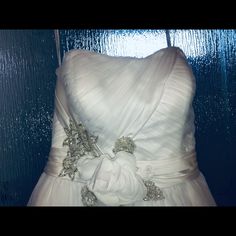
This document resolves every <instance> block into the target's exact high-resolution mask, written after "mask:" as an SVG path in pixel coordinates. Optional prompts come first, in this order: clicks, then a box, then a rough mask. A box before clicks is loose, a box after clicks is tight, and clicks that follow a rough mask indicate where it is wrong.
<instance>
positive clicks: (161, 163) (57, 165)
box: [44, 147, 200, 188]
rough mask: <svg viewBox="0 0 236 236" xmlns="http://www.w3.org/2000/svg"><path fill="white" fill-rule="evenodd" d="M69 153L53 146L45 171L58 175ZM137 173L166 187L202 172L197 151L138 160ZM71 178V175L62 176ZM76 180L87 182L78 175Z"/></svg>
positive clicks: (161, 186)
mask: <svg viewBox="0 0 236 236" xmlns="http://www.w3.org/2000/svg"><path fill="white" fill-rule="evenodd" d="M66 155H67V151H66V150H65V149H64V148H54V147H52V148H51V150H50V154H49V159H48V162H47V165H46V166H45V168H44V172H45V173H46V174H48V175H51V176H55V177H58V176H59V174H60V172H61V170H62V163H63V160H64V158H65V157H66ZM136 167H137V172H136V173H137V174H138V175H140V176H141V177H142V178H143V179H146V180H148V179H149V180H152V181H154V182H155V183H156V184H157V186H158V187H160V188H165V187H170V186H173V185H176V184H179V183H181V182H183V181H185V180H190V179H194V178H196V177H197V176H198V175H199V174H200V172H199V169H198V165H197V160H196V152H192V153H189V154H187V155H185V156H181V157H173V158H165V159H159V160H153V161H152V160H146V161H136ZM60 178H63V179H67V180H70V178H69V177H67V176H64V177H60ZM74 181H76V182H81V183H85V182H84V181H83V180H81V179H80V178H79V177H78V176H77V175H76V176H75V179H74Z"/></svg>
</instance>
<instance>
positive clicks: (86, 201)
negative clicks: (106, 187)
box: [81, 185, 97, 206]
mask: <svg viewBox="0 0 236 236" xmlns="http://www.w3.org/2000/svg"><path fill="white" fill-rule="evenodd" d="M81 198H82V203H83V205H84V206H94V205H96V203H97V197H96V196H95V195H94V193H93V192H91V191H89V189H88V187H87V186H86V185H85V186H84V187H83V188H82V189H81Z"/></svg>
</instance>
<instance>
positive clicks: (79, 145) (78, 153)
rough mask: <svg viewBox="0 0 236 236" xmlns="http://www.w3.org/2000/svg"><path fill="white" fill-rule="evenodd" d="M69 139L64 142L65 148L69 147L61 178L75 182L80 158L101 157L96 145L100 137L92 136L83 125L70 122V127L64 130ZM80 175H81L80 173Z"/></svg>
mask: <svg viewBox="0 0 236 236" xmlns="http://www.w3.org/2000/svg"><path fill="white" fill-rule="evenodd" d="M64 130H65V133H66V135H67V138H66V139H65V140H64V142H63V146H68V151H67V156H66V158H65V159H64V160H63V163H62V166H63V168H62V170H61V172H60V174H59V176H60V177H64V176H66V175H68V176H69V178H70V179H71V180H74V178H75V174H76V173H77V172H78V168H77V163H78V160H79V159H80V157H82V156H84V155H86V154H90V155H92V156H94V157H99V156H100V155H99V151H98V149H97V148H96V146H95V144H96V142H97V139H98V137H97V136H94V135H90V134H89V133H88V131H87V130H86V128H85V127H84V126H83V125H82V123H78V124H77V123H76V122H74V121H73V120H71V119H70V120H69V126H67V127H65V128H64ZM78 174H79V173H78Z"/></svg>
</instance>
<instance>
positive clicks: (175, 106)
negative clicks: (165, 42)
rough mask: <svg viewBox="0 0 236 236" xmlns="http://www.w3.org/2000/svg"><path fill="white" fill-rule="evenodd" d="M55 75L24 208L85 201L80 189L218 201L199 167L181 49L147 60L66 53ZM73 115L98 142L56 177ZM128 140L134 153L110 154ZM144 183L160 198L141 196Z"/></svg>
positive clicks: (123, 196) (128, 198) (123, 201)
mask: <svg viewBox="0 0 236 236" xmlns="http://www.w3.org/2000/svg"><path fill="white" fill-rule="evenodd" d="M57 76H58V81H57V89H56V96H55V97H56V98H55V112H54V120H53V133H52V146H51V152H50V155H49V161H48V163H47V165H46V167H45V173H43V174H42V176H41V178H40V180H39V182H38V184H37V186H36V188H35V190H34V192H33V194H32V196H31V199H30V201H29V205H84V204H83V194H82V197H81V190H82V189H83V187H84V186H86V188H87V189H88V190H89V191H91V193H92V194H94V196H95V197H96V198H97V200H98V201H97V204H98V205H99V204H100V205H116V206H117V205H118V206H119V205H134V206H135V205H154V206H158V205H215V202H214V199H213V198H212V196H211V194H210V190H209V189H208V186H207V184H206V181H205V179H204V177H203V175H202V173H201V172H200V171H199V169H198V165H197V155H196V150H195V136H194V132H195V127H194V110H193V107H192V101H193V98H194V95H195V87H196V84H195V77H194V75H193V73H192V70H191V67H190V66H189V65H188V63H187V60H186V57H185V55H184V53H183V51H182V50H181V49H179V48H176V47H170V48H164V49H161V50H159V51H157V52H155V53H153V54H152V55H150V56H148V57H145V58H134V57H114V56H108V55H104V54H100V53H95V52H90V51H86V50H71V51H69V52H68V53H66V54H65V56H64V59H63V63H62V66H61V67H59V68H58V69H57ZM71 120H72V121H75V123H76V122H81V124H82V125H83V127H84V129H86V132H87V133H88V134H89V135H90V136H91V137H92V138H94V140H95V139H96V144H94V145H93V147H94V148H95V149H94V150H95V151H94V152H93V153H95V152H96V153H97V157H95V154H94V155H92V154H91V153H86V154H85V155H83V156H82V157H81V158H80V159H79V161H78V162H76V167H75V168H76V169H78V173H79V174H78V173H75V178H73V180H72V178H70V176H69V175H68V176H66V174H65V175H64V176H60V173H61V170H62V166H63V164H62V163H63V160H64V159H65V157H66V155H67V153H68V145H69V144H68V145H63V142H65V139H66V138H67V137H68V133H67V132H65V127H69V123H70V121H71ZM68 132H69V131H68ZM122 140H125V142H126V143H125V144H122ZM127 140H130V142H131V144H132V145H133V148H134V149H132V151H130V150H129V146H126V149H127V150H124V149H122V148H123V147H121V149H120V150H118V151H117V152H114V148H115V145H118V144H119V143H117V142H120V143H121V144H122V145H129V144H127ZM94 142H95V141H94ZM131 144H130V145H131ZM132 145H131V146H132ZM95 146H96V147H95ZM118 146H119V145H118ZM131 146H130V147H131ZM91 147H92V146H91ZM90 154H91V155H90ZM77 167H78V168H77ZM145 181H152V183H153V184H155V185H156V187H157V188H158V189H159V190H160V192H161V194H163V196H164V197H162V198H160V199H151V200H149V201H145V200H144V199H145V196H147V194H148V193H149V189H148V188H147V185H145V184H146V183H147V182H145ZM69 186H70V187H69ZM53 189H54V190H53ZM63 189H64V190H65V189H67V190H68V191H69V193H67V194H66V193H62V192H63ZM49 190H50V191H49ZM159 190H158V191H159ZM186 190H187V192H186ZM150 191H151V190H150ZM43 192H44V193H45V192H47V194H46V196H47V197H46V196H45V195H44V197H43V195H42V193H43ZM49 192H50V193H49ZM54 192H55V193H54ZM82 192H83V191H82ZM36 193H37V194H36ZM56 193H60V196H56ZM150 193H151V192H150ZM157 195H158V194H157ZM158 196H159V195H158ZM146 200H147V199H146Z"/></svg>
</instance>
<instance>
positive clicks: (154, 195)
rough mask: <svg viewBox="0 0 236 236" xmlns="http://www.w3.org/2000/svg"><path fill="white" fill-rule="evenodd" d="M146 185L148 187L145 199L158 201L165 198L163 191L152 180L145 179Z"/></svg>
mask: <svg viewBox="0 0 236 236" xmlns="http://www.w3.org/2000/svg"><path fill="white" fill-rule="evenodd" d="M143 182H144V185H145V186H146V188H147V194H146V196H145V197H144V198H143V200H144V201H157V200H163V199H165V197H164V195H163V192H162V191H161V189H160V188H158V187H157V186H156V185H155V183H154V182H153V181H151V180H143Z"/></svg>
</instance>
